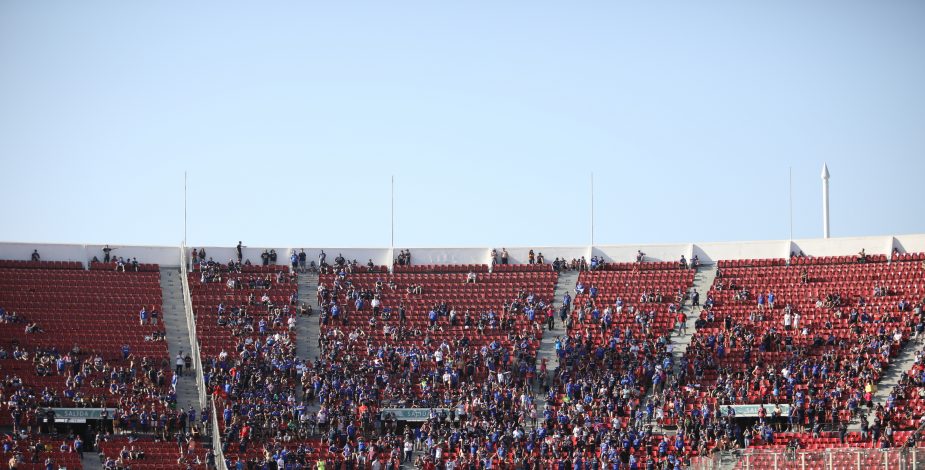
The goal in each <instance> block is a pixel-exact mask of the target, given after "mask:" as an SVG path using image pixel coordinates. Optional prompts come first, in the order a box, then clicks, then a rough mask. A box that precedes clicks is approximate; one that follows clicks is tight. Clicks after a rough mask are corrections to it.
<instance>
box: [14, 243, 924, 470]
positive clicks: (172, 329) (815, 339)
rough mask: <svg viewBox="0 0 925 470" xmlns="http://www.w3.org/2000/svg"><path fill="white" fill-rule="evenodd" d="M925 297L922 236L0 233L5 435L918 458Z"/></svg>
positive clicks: (238, 461) (409, 452) (891, 464)
mask: <svg viewBox="0 0 925 470" xmlns="http://www.w3.org/2000/svg"><path fill="white" fill-rule="evenodd" d="M923 302H925V235H908V236H883V237H859V238H828V239H808V240H792V241H791V240H787V241H749V242H742V243H690V244H672V245H632V246H629V245H627V246H585V247H552V246H548V247H519V248H512V247H487V248H460V249H453V248H413V247H412V248H386V249H377V248H368V249H357V248H343V249H338V248H324V249H321V248H302V247H299V248H293V247H259V248H258V247H246V246H243V245H242V244H241V243H238V245H237V246H231V247H227V246H226V247H218V246H206V247H186V246H174V247H170V246H115V245H113V246H109V245H53V244H28V243H3V244H0V332H2V334H0V338H2V340H0V378H2V390H0V394H2V405H0V406H2V407H3V414H2V415H0V427H2V429H4V430H5V432H6V434H5V438H4V441H3V449H2V452H3V459H4V462H5V463H8V464H9V465H10V468H17V469H33V468H35V469H47V468H53V469H55V468H68V469H72V468H78V469H79V468H87V469H96V468H105V469H116V468H133V469H161V468H195V469H199V468H202V469H213V468H219V469H238V468H244V469H251V468H260V469H263V468H270V469H290V468H294V469H299V468H303V469H304V468H315V469H317V468H347V469H377V470H378V469H387V468H388V469H395V468H425V469H437V468H439V469H489V468H501V469H507V468H510V469H515V468H516V469H533V468H536V469H554V468H555V469H558V468H575V469H577V468H581V469H585V468H611V469H675V468H695V469H720V468H729V469H732V468H776V469H796V468H799V469H854V468H883V469H893V468H908V469H914V468H925V467H923V466H925V449H922V446H923V439H922V430H923V427H925V348H923V345H925V315H923ZM920 449H921V450H920Z"/></svg>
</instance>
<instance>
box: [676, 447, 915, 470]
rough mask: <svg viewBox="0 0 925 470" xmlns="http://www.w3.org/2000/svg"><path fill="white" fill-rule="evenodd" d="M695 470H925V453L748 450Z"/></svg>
mask: <svg viewBox="0 0 925 470" xmlns="http://www.w3.org/2000/svg"><path fill="white" fill-rule="evenodd" d="M690 468H691V469H693V470H732V469H741V470H853V469H857V470H925V449H921V448H915V447H912V448H906V447H900V448H889V449H869V448H857V447H839V448H827V449H816V450H788V449H746V450H740V451H731V452H717V453H715V454H713V455H710V456H705V457H697V458H694V459H693V460H692V461H691V465H690Z"/></svg>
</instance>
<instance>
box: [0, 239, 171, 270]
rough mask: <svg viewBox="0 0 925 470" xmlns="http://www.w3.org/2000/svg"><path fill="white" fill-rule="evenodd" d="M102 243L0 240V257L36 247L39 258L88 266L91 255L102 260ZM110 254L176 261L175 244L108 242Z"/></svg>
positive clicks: (28, 254)
mask: <svg viewBox="0 0 925 470" xmlns="http://www.w3.org/2000/svg"><path fill="white" fill-rule="evenodd" d="M103 246H104V245H76V244H58V243H0V259H18V260H28V259H31V258H32V250H36V249H37V250H39V255H41V257H42V260H43V261H80V262H81V263H84V267H87V266H88V263H89V262H90V260H92V259H93V257H94V256H96V257H97V258H99V259H100V260H101V261H102V260H103ZM110 248H113V251H112V256H121V257H123V258H133V257H135V258H138V262H140V263H157V264H160V265H164V266H179V265H180V247H179V246H137V245H110Z"/></svg>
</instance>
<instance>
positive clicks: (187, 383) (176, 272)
mask: <svg viewBox="0 0 925 470" xmlns="http://www.w3.org/2000/svg"><path fill="white" fill-rule="evenodd" d="M161 296H162V298H163V308H164V322H165V327H166V330H167V346H168V347H169V349H170V366H171V368H172V369H175V368H176V359H177V354H180V353H181V352H182V353H183V354H184V355H186V354H188V353H189V352H190V351H192V346H191V345H190V334H189V332H190V326H189V324H188V322H187V321H186V311H185V308H184V304H183V302H184V299H183V285H182V284H181V280H180V269H179V268H161ZM197 385H198V384H197V383H196V375H195V371H187V372H186V373H185V374H184V375H183V376H182V377H179V378H178V379H177V404H178V406H182V407H183V408H186V407H187V406H189V405H190V404H193V405H194V406H195V407H196V409H197V411H198V410H199V392H198V391H197V390H196V387H197Z"/></svg>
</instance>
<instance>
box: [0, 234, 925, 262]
mask: <svg viewBox="0 0 925 470" xmlns="http://www.w3.org/2000/svg"><path fill="white" fill-rule="evenodd" d="M110 246H111V247H112V248H114V250H113V252H112V253H113V255H116V256H122V257H125V258H131V257H136V258H138V261H139V262H141V263H157V264H160V265H163V266H177V265H179V247H178V246H134V245H118V244H111V245H110ZM791 246H792V249H793V250H795V251H797V250H803V252H804V253H805V254H807V255H809V256H846V255H854V254H856V253H857V252H859V251H860V250H861V248H864V249H865V250H866V252H867V253H869V254H887V255H888V254H889V253H890V251H891V250H892V247H894V246H896V247H898V248H899V249H900V251H902V252H909V253H920V252H925V234H909V235H896V236H891V235H886V236H877V237H848V238H830V239H821V238H816V239H806V240H793V241H792V242H790V241H788V240H772V241H763V240H762V241H745V242H721V243H717V242H707V243H695V244H690V243H678V244H665V245H612V246H595V247H587V246H583V247H582V246H577V247H575V246H573V247H550V246H544V247H532V248H533V249H534V251H535V252H536V253H540V252H542V253H543V255H544V256H545V258H546V260H547V261H548V262H552V260H553V259H555V258H556V257H560V258H566V259H569V260H570V259H572V258H580V257H582V256H585V257H586V258H588V259H590V256H602V257H603V258H604V259H605V260H606V261H609V262H629V261H635V259H636V250H642V251H643V252H645V253H646V259H647V260H650V261H677V260H678V259H680V257H681V255H684V256H685V257H686V258H688V259H690V258H691V256H692V255H693V254H697V255H698V256H699V257H700V259H701V261H703V262H705V263H710V262H715V261H718V260H726V259H767V258H785V257H787V256H789V254H790V250H791ZM102 248H103V245H99V244H91V245H83V244H54V243H17V242H0V259H18V260H28V259H30V256H31V255H32V250H34V249H38V250H39V254H41V256H42V259H43V260H46V261H80V262H82V263H85V264H86V263H88V262H89V260H90V259H92V258H93V257H94V256H97V257H98V258H100V259H102V258H103V252H102ZM189 248H192V247H189ZM196 248H199V246H196ZM270 248H271V247H245V249H244V257H245V259H250V260H251V263H254V264H260V262H261V260H260V254H261V253H263V250H265V249H267V250H268V249H270ZM300 248H301V247H294V248H290V247H273V249H275V250H276V253H277V257H278V258H277V263H278V264H281V265H288V264H289V254H290V253H291V250H296V251H298V250H299V249H300ZM501 248H502V247H497V249H498V252H499V253H500V251H501ZM506 248H507V250H508V255H509V259H510V262H511V263H526V262H527V252H528V251H529V250H530V248H531V247H506ZM205 249H206V256H207V257H211V258H212V259H214V260H215V261H218V262H222V263H224V262H227V261H228V260H230V259H233V258H236V257H237V255H236V252H235V247H234V246H225V247H216V246H207V247H205ZM399 250H400V248H395V253H398V251H399ZM410 250H411V260H412V263H413V264H415V265H420V264H489V263H490V262H491V260H490V256H491V248H479V247H475V248H410ZM320 251H321V248H317V247H315V248H312V247H305V253H306V255H307V256H308V259H309V260H312V261H316V262H317V260H318V253H319V252H320ZM324 251H325V253H327V255H328V260H329V261H333V260H334V258H335V257H336V256H337V255H338V253H340V254H343V256H344V257H345V258H347V259H350V260H353V259H356V260H357V261H358V262H359V263H360V264H363V265H365V264H366V263H367V261H368V260H370V259H372V260H373V263H375V264H376V265H384V266H389V265H391V263H392V259H393V257H392V250H391V249H390V248H324Z"/></svg>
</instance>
